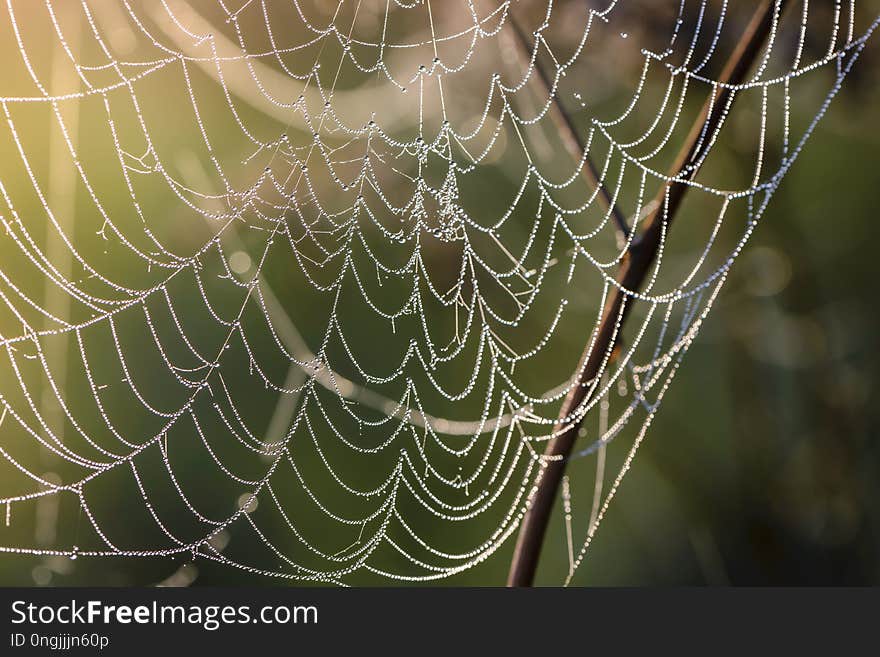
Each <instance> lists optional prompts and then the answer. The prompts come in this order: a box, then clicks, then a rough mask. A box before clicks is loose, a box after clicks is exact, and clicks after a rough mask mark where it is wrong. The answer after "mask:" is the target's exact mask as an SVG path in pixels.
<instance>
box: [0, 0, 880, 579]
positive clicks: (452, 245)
mask: <svg viewBox="0 0 880 657" xmlns="http://www.w3.org/2000/svg"><path fill="white" fill-rule="evenodd" d="M595 4H599V3H595ZM657 4H658V3H645V2H637V1H636V0H617V1H609V2H607V3H605V4H604V6H602V7H593V8H591V4H590V3H586V2H574V1H572V2H549V1H546V0H545V1H544V2H533V3H531V4H528V3H511V2H485V1H477V0H456V1H443V2H440V0H434V2H433V3H432V2H431V1H430V0H412V1H411V2H405V1H398V0H338V1H335V2H321V3H318V2H315V3H310V2H306V1H305V0H284V1H282V0H249V1H243V0H218V1H217V2H216V3H185V2H182V1H181V0H162V1H161V2H150V3H146V2H145V3H136V2H129V1H127V0H122V1H121V2H118V1H117V0H112V1H107V2H99V1H97V0H82V2H81V3H60V2H53V1H52V0H46V2H44V3H40V2H30V1H28V2H24V1H21V0H19V1H16V0H8V1H7V3H6V9H5V12H4V16H3V19H2V28H0V29H2V31H3V43H5V44H7V45H6V46H4V47H5V48H7V50H8V52H6V53H5V57H4V62H6V68H7V71H5V72H4V78H3V82H2V87H0V107H2V117H0V118H2V121H0V122H2V127H0V141H2V152H3V153H4V155H5V157H4V162H3V163H2V164H0V196H2V203H0V220H2V224H3V232H2V234H0V253H2V259H0V300H2V304H0V345H2V347H3V352H4V356H5V358H4V359H3V362H2V364H0V368H2V369H0V457H2V463H0V503H2V504H5V507H6V522H5V525H6V527H5V528H4V527H3V526H2V525H3V523H2V522H0V530H4V531H2V532H0V536H6V537H14V540H13V542H9V541H7V539H3V540H2V541H0V542H2V543H3V544H4V545H3V546H2V547H0V550H2V551H3V552H5V553H16V554H30V555H46V556H54V557H62V558H69V559H76V558H78V557H86V556H88V557H109V556H117V557H142V558H145V557H160V558H171V557H178V556H182V557H184V558H186V559H193V560H194V559H207V560H211V561H215V562H219V563H221V564H224V565H227V566H231V567H235V568H239V569H242V570H244V571H246V572H249V573H255V574H262V575H268V576H274V577H279V578H286V579H291V580H297V581H306V580H313V581H321V582H332V583H349V582H362V581H373V580H376V579H377V578H378V579H380V580H386V579H389V578H391V579H396V580H409V581H425V580H434V579H439V578H443V577H448V576H450V575H454V574H456V573H459V572H461V571H464V570H467V569H469V568H471V567H473V566H475V565H477V564H479V563H481V562H483V561H484V560H486V559H487V558H488V557H490V556H491V555H492V554H493V553H495V552H496V551H497V550H498V549H499V548H501V547H502V546H504V545H505V544H506V543H507V541H508V539H509V538H510V537H511V536H512V535H513V534H514V533H515V531H516V530H517V528H518V526H519V523H520V521H521V520H522V517H523V515H524V512H525V509H526V508H527V505H528V503H529V499H530V495H531V494H533V487H534V483H535V481H536V477H537V476H538V473H539V472H540V471H541V468H542V467H543V465H544V461H543V460H542V456H541V455H540V454H541V452H542V451H543V446H544V443H546V442H547V441H548V440H550V439H551V438H553V437H554V435H555V434H554V425H555V424H556V422H557V415H558V412H559V407H560V404H561V402H562V400H563V399H564V398H565V396H566V395H567V394H568V392H569V391H570V390H571V388H572V386H574V385H579V384H578V383H577V372H574V371H573V369H572V368H573V366H574V364H575V363H577V361H578V357H579V355H580V353H581V351H582V350H583V348H584V344H585V343H588V344H593V343H592V342H590V340H591V339H592V340H595V327H596V326H597V325H598V320H599V316H600V313H601V310H602V308H603V306H604V304H605V300H606V299H607V297H608V295H609V293H610V291H611V290H612V289H613V286H617V285H618V283H617V282H616V280H615V272H616V270H617V267H618V266H619V265H620V263H621V262H622V261H623V260H624V259H625V258H626V257H627V253H628V249H629V247H630V246H631V245H632V243H633V240H634V239H636V238H637V236H638V231H639V222H640V220H641V219H642V218H643V217H645V216H647V215H649V214H650V213H652V212H654V211H655V210H656V209H657V206H656V205H655V204H654V203H653V202H652V199H653V198H654V197H655V194H656V192H657V190H658V189H663V188H664V186H668V185H669V184H670V183H679V184H686V185H688V186H689V188H690V198H689V200H688V203H687V205H686V207H685V208H684V211H683V212H682V213H681V214H682V217H681V219H680V222H681V223H682V224H683V226H682V227H679V228H680V230H679V231H678V232H676V231H671V232H670V234H669V235H667V234H664V237H663V242H662V245H661V248H660V253H659V256H658V258H657V259H656V262H655V264H654V266H653V269H652V270H651V274H650V277H649V280H648V281H647V283H646V284H645V285H644V286H643V288H642V289H641V290H626V291H625V292H626V294H627V295H628V297H630V298H631V299H632V302H631V303H632V313H631V317H630V321H629V323H628V325H627V327H626V330H625V331H623V332H622V333H621V335H620V336H618V337H619V338H620V340H619V342H618V344H619V353H617V354H615V356H616V357H615V358H612V354H611V352H610V351H609V352H608V353H607V354H606V355H605V361H604V365H603V367H602V371H601V373H600V375H599V376H597V377H596V378H595V379H594V380H592V381H589V382H586V384H585V385H587V386H588V387H589V391H588V394H587V396H586V399H585V401H584V403H583V404H582V405H581V406H579V407H578V408H577V409H576V410H575V411H574V412H573V413H572V414H571V415H570V416H569V417H568V418H565V419H564V420H565V421H564V422H563V423H562V424H563V426H568V425H570V424H572V423H575V422H580V421H581V419H582V418H587V421H586V422H584V424H583V426H582V428H581V431H580V438H579V442H578V444H577V446H576V453H575V454H574V455H573V456H572V457H571V458H572V462H571V464H570V468H569V472H570V478H566V480H565V481H564V482H563V483H564V485H563V498H564V499H563V514H564V518H565V527H566V538H567V544H568V551H569V557H568V558H569V569H568V579H569V580H570V579H571V577H572V576H573V575H574V573H575V571H576V569H577V567H578V566H579V565H580V563H581V562H582V561H583V559H584V557H585V555H586V553H587V551H588V548H589V546H590V542H591V541H592V538H593V536H594V534H595V531H596V529H597V527H598V525H599V523H600V522H601V520H602V518H603V517H604V516H605V513H606V510H607V509H608V506H609V503H610V502H611V499H612V498H613V497H614V495H615V492H616V491H617V488H618V486H619V484H620V482H621V479H622V478H623V476H624V474H625V473H626V472H627V470H628V469H629V467H630V464H631V463H632V460H633V457H634V455H635V453H636V450H637V449H638V447H639V445H640V443H641V442H642V440H643V438H644V436H645V435H646V432H647V430H648V427H649V425H650V424H651V422H652V420H653V418H654V416H655V414H656V412H657V410H658V407H659V405H660V402H661V400H662V398H663V396H664V394H665V392H666V391H667V389H668V386H669V385H670V382H671V380H672V378H673V377H674V375H675V373H676V371H677V369H678V367H679V364H680V362H681V359H682V357H683V356H684V354H685V352H686V351H687V349H688V347H689V345H690V344H691V343H692V341H693V340H694V338H695V336H696V335H697V332H698V331H699V328H700V326H701V323H702V322H703V320H704V319H705V317H706V316H707V314H708V312H709V310H710V308H711V306H712V303H713V301H714V300H715V299H716V297H717V295H718V293H719V290H720V289H721V287H722V285H723V284H724V281H725V278H726V276H727V274H728V272H729V270H730V267H731V266H732V264H733V262H734V260H735V258H736V256H737V255H738V254H739V253H740V252H741V250H742V249H743V248H744V247H745V245H746V242H747V241H748V239H749V237H750V235H751V234H752V232H753V231H754V229H755V227H756V225H757V223H758V221H759V220H760V218H761V217H762V215H763V214H764V212H765V209H766V208H767V205H768V202H769V200H770V198H771V196H772V195H773V193H774V191H775V190H776V189H777V188H778V186H779V185H780V183H781V181H782V179H783V177H784V175H785V173H786V172H787V171H788V170H789V168H790V167H791V165H792V163H793V162H794V160H795V158H796V157H797V156H798V155H799V154H800V152H801V150H802V148H803V146H804V144H805V142H806V140H807V138H808V137H809V135H810V134H811V132H812V131H813V129H814V128H815V126H816V124H817V123H818V121H819V119H820V118H821V117H822V116H823V114H824V113H825V111H826V110H827V108H828V105H829V103H830V102H831V100H832V99H833V97H834V96H835V94H836V93H837V92H838V91H839V89H840V87H841V85H842V83H843V81H844V78H845V77H846V75H847V74H848V72H849V71H850V70H851V68H852V66H853V64H854V62H855V61H856V59H857V56H858V54H859V53H860V52H861V51H862V49H863V48H864V46H865V44H866V42H867V39H868V37H869V36H870V34H871V33H872V32H873V30H874V29H875V28H876V26H877V24H878V19H877V18H876V17H874V16H862V15H861V11H860V10H858V11H857V7H856V3H855V2H854V1H852V2H842V1H841V0H838V1H837V2H835V3H819V2H815V1H812V2H808V1H807V0H804V1H803V2H796V3H793V5H794V6H793V8H792V10H791V11H789V12H787V13H785V14H784V15H783V14H781V12H779V11H777V12H776V13H775V15H774V18H773V28H772V30H771V34H770V37H769V39H768V43H767V45H766V47H765V49H764V51H763V54H762V55H761V57H759V59H758V63H757V65H756V66H755V68H754V70H753V72H752V73H751V74H750V76H749V77H748V78H747V81H746V82H745V83H743V84H741V85H737V86H735V87H733V94H732V95H731V100H730V102H729V103H728V104H727V106H726V107H725V116H724V120H723V121H722V122H721V123H720V125H719V126H718V127H717V128H716V129H714V130H709V128H708V126H704V130H703V134H701V136H700V139H701V144H702V147H701V148H700V149H698V152H699V154H700V155H699V158H698V160H696V161H693V162H690V163H689V164H688V165H687V168H686V170H684V171H682V172H681V173H680V174H679V176H674V177H669V176H668V175H667V174H666V173H664V172H665V171H667V170H668V168H669V165H670V163H671V162H672V161H673V158H674V156H675V154H676V153H677V152H678V150H679V149H680V145H681V143H682V142H683V141H684V139H685V138H686V136H687V133H688V132H689V130H690V127H691V125H692V123H693V122H694V120H695V118H696V117H697V116H698V112H699V109H700V107H701V106H702V105H703V104H704V103H705V101H706V100H707V99H710V98H713V97H714V96H715V95H716V94H718V93H719V92H720V91H721V90H722V87H723V85H722V84H720V83H719V82H718V76H719V74H720V71H721V67H722V66H723V64H724V62H725V61H726V59H727V57H728V56H729V54H730V52H731V51H732V49H733V48H734V46H735V43H736V40H737V38H738V37H739V35H740V34H741V33H742V30H743V27H744V20H746V19H747V18H748V16H747V15H745V16H744V15H741V14H740V12H739V11H736V10H734V8H733V6H732V4H733V3H730V2H728V0H722V1H718V2H709V1H708V0H704V1H697V0H687V1H685V0H679V1H670V2H666V3H659V4H661V5H663V6H662V7H658V6H656V5H657ZM521 5H522V6H521ZM514 16H515V17H516V20H517V21H518V22H519V24H520V25H521V27H522V31H524V32H525V33H526V34H527V35H529V36H530V37H531V38H532V40H533V46H534V47H533V48H530V49H523V48H521V47H520V45H521V44H520V45H518V42H517V38H516V36H515V29H514V27H513V25H512V21H513V20H514ZM539 68H541V69H542V70H543V71H544V72H545V80H546V81H545V82H542V80H541V76H540V75H539ZM555 103H561V104H562V105H564V106H566V107H568V108H569V110H570V112H571V114H572V116H573V117H574V118H573V120H574V122H575V126H576V130H577V132H578V135H579V136H580V137H581V138H582V141H583V143H584V144H585V145H586V149H585V152H584V154H583V155H582V156H580V157H578V158H571V157H568V156H567V154H566V150H565V148H564V145H563V143H562V141H561V138H560V130H559V125H558V123H557V122H556V120H555V119H554V111H555V109H554V108H555ZM805 108H807V109H805ZM591 166H594V167H595V170H596V172H597V174H598V176H597V177H598V178H599V183H600V184H599V185H598V186H596V185H589V184H587V183H586V182H585V179H584V174H585V171H586V170H587V169H588V168H589V167H591ZM692 170H699V173H698V174H697V175H696V176H690V175H686V174H689V173H690V172H691V171H692ZM661 205H662V204H661ZM662 211H663V209H662V207H661V212H662ZM618 215H619V216H622V217H623V218H624V221H623V223H624V224H625V225H621V224H620V222H619V217H618ZM677 221H679V220H677ZM672 232H675V234H676V237H675V238H673V237H672V236H671V234H672ZM591 335H592V338H591ZM588 456H589V457H591V458H589V459H587V458H586V457H588ZM587 463H589V466H588V467H587V465H586V464H587ZM606 472H607V473H617V474H616V475H613V476H612V477H610V478H608V477H606ZM18 523H22V525H23V526H24V529H22V530H21V532H19V533H13V532H14V530H15V527H16V525H17V524H18Z"/></svg>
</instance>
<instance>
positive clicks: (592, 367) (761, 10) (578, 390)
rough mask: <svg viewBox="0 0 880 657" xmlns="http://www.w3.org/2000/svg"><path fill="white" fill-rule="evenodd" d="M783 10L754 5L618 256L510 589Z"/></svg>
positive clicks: (521, 580) (530, 508) (527, 570)
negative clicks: (634, 309)
mask: <svg viewBox="0 0 880 657" xmlns="http://www.w3.org/2000/svg"><path fill="white" fill-rule="evenodd" d="M789 4H790V0H762V1H761V3H760V4H759V5H758V8H757V9H756V10H755V13H754V14H753V16H752V19H751V20H750V21H749V24H748V26H747V27H746V29H745V31H744V32H743V35H742V37H741V38H740V40H739V42H738V43H737V45H736V48H735V49H734V51H733V53H732V54H731V56H730V58H729V59H728V60H727V63H726V64H725V66H724V69H723V71H722V73H721V76H720V77H719V79H718V81H717V83H716V84H715V88H714V90H713V93H712V95H711V96H710V98H709V100H708V101H707V102H706V104H705V105H704V106H703V109H702V111H701V112H700V114H699V116H698V117H697V119H696V121H695V122H694V125H693V127H692V129H691V132H690V134H689V135H688V137H687V139H686V141H685V143H684V145H683V147H682V149H681V151H680V152H679V155H678V157H676V159H675V162H674V164H673V166H672V168H671V170H670V174H669V176H668V178H669V182H667V184H666V185H665V186H664V188H663V189H662V190H661V191H660V193H659V194H658V196H657V199H656V200H657V202H656V203H655V204H654V206H655V209H654V210H653V211H652V212H651V214H649V215H648V217H647V218H645V220H644V221H643V223H642V226H643V230H642V234H641V235H640V236H639V237H638V239H636V240H634V241H633V242H632V244H631V246H630V248H629V249H628V251H627V252H626V253H625V254H624V257H623V260H622V261H621V265H620V270H619V272H618V276H617V286H615V287H614V289H613V290H612V292H611V293H610V294H609V297H608V300H607V302H606V304H605V308H604V310H603V313H602V319H601V320H600V322H599V326H598V327H597V329H596V335H595V339H594V340H591V341H590V344H591V346H590V347H588V348H587V349H586V351H585V352H584V354H583V356H582V357H581V361H580V363H579V365H578V368H577V374H576V377H577V385H575V386H574V387H572V389H571V391H570V392H569V394H568V396H567V397H566V399H565V402H564V403H563V405H562V409H561V411H560V414H559V418H560V420H559V421H558V422H557V424H556V425H555V426H554V428H553V435H554V436H555V437H554V438H553V439H552V440H551V441H550V442H549V443H548V444H547V448H546V449H545V451H544V456H543V459H542V464H541V470H540V472H539V473H538V476H537V478H536V480H535V483H534V486H533V488H532V491H531V493H530V495H529V500H528V502H527V509H526V513H525V516H524V517H523V521H522V525H521V526H520V532H519V536H518V538H517V542H516V547H515V548H514V554H513V560H512V562H511V565H510V572H509V575H508V580H507V584H508V586H531V585H532V582H533V580H534V576H535V571H536V569H537V566H538V559H539V556H540V552H541V545H542V543H543V541H544V535H545V534H546V531H547V525H548V523H549V521H550V514H551V512H552V510H553V502H554V500H555V499H556V493H557V491H558V489H559V485H560V482H561V480H562V476H563V474H564V473H565V467H566V464H567V461H568V457H569V455H570V454H571V451H572V449H573V447H574V444H575V440H576V439H577V435H578V431H579V429H580V426H581V423H582V421H583V417H582V416H579V415H578V414H577V409H578V408H580V406H581V405H582V404H583V403H584V401H585V400H586V398H587V395H588V394H589V391H590V389H591V386H590V384H591V382H592V381H594V380H595V378H596V377H597V376H598V375H599V374H600V373H601V371H602V369H603V368H604V366H605V364H606V363H607V362H608V360H609V358H613V357H614V353H613V352H614V349H615V346H616V345H617V341H618V336H619V335H620V332H621V330H622V328H623V324H624V322H625V321H626V317H627V314H628V311H629V308H630V305H629V304H628V303H627V301H628V299H629V297H630V296H631V295H632V293H633V292H635V291H637V290H639V289H640V288H641V286H642V285H643V283H644V282H645V280H646V278H647V276H648V273H649V272H650V270H651V268H652V265H653V264H654V261H655V259H656V257H657V254H658V252H659V250H660V247H661V246H662V244H663V240H664V235H665V233H666V231H668V229H669V227H670V226H671V224H672V221H673V219H674V218H675V215H676V213H677V212H678V210H679V208H680V207H681V203H682V201H683V200H684V197H685V194H686V192H687V190H688V187H689V186H690V185H689V183H690V182H691V181H692V180H693V179H694V177H695V176H696V174H697V172H698V171H699V163H701V162H702V158H703V156H704V155H705V154H706V152H707V151H708V148H709V145H708V144H710V143H711V140H709V141H705V140H703V139H701V137H702V135H704V134H705V135H713V134H715V132H716V131H717V130H718V129H719V128H720V126H721V124H722V123H723V121H724V119H725V117H726V116H727V113H728V111H729V109H730V106H731V104H732V102H733V100H734V96H735V92H736V87H737V86H738V85H740V84H742V83H743V82H744V81H745V79H746V76H747V75H748V73H749V71H750V70H751V68H752V66H753V65H754V63H755V61H756V60H757V59H758V57H759V55H760V54H761V52H762V50H763V46H764V44H765V42H766V41H767V39H768V37H769V36H770V34H771V33H772V31H773V29H774V27H775V25H776V24H777V21H778V20H779V16H780V15H781V13H782V11H783V9H785V7H786V6H787V5H789ZM539 71H540V69H539ZM539 75H540V72H539Z"/></svg>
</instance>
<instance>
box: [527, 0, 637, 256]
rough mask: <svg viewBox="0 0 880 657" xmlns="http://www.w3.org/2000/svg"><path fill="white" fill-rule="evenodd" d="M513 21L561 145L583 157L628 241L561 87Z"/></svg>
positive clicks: (587, 174)
mask: <svg viewBox="0 0 880 657" xmlns="http://www.w3.org/2000/svg"><path fill="white" fill-rule="evenodd" d="M510 24H511V26H512V27H513V31H514V33H515V34H516V44H517V46H518V48H519V51H520V52H521V53H524V58H525V59H526V60H527V61H528V63H529V64H530V63H531V61H532V59H533V58H534V65H535V72H536V73H537V75H536V76H534V77H532V78H531V79H532V80H534V81H535V82H536V83H538V84H539V85H540V86H541V94H542V95H544V96H547V97H549V98H550V107H549V109H548V110H547V111H548V114H549V116H550V119H551V120H552V121H553V123H554V124H555V125H556V129H557V130H558V131H559V136H560V138H561V139H562V145H563V146H564V147H565V150H567V151H568V153H569V155H571V157H572V159H573V160H574V161H575V162H580V161H581V159H583V161H584V166H583V167H582V168H581V174H582V175H583V177H584V178H586V180H587V183H588V184H589V185H590V187H591V188H592V189H595V190H597V192H598V194H597V195H598V198H599V201H600V202H601V203H602V206H603V209H604V210H605V211H606V212H610V213H611V216H612V218H613V219H614V223H615V225H616V226H617V230H618V232H619V233H620V237H621V238H622V241H625V240H626V238H627V236H628V235H629V231H630V228H629V226H628V225H627V221H626V217H625V216H624V215H623V213H622V212H621V211H620V208H618V207H617V205H616V204H615V203H614V201H613V200H612V199H611V195H610V194H609V193H608V189H606V187H605V185H604V183H603V182H602V177H601V176H600V175H599V171H598V169H596V165H595V164H594V163H593V160H592V159H591V158H590V155H589V153H586V152H585V151H586V145H585V144H584V141H583V139H582V138H581V135H580V133H579V132H578V131H577V129H576V128H575V125H574V121H573V120H572V118H571V116H570V115H569V113H568V112H567V111H566V109H565V107H564V106H563V105H562V101H561V99H560V98H559V90H558V89H555V88H554V87H553V84H552V83H551V82H550V78H549V76H548V75H547V73H546V71H545V70H544V67H543V66H542V64H541V62H540V60H539V59H538V54H537V53H533V52H532V50H533V49H534V48H535V47H536V46H535V44H533V43H532V41H531V39H529V37H528V36H526V33H525V32H524V31H523V29H522V27H521V26H520V24H519V22H518V21H517V20H516V17H515V16H514V15H513V13H511V14H510ZM529 64H527V65H529Z"/></svg>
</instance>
